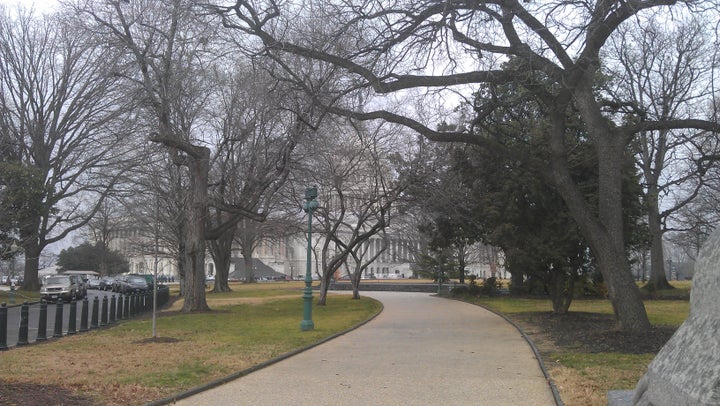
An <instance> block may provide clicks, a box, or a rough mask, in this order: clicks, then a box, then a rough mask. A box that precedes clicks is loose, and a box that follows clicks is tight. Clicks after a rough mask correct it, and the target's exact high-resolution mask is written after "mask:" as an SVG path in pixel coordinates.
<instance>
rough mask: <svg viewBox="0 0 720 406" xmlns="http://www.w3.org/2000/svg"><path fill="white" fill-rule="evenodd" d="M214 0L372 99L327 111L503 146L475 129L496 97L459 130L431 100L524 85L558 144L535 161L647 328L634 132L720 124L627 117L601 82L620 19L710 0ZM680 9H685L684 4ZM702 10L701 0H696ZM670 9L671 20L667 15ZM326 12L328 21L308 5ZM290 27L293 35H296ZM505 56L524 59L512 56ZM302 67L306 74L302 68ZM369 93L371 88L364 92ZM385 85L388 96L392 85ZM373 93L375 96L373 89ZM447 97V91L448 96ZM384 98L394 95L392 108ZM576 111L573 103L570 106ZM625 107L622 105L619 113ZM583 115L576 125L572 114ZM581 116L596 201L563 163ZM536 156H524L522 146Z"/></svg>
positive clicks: (242, 25) (274, 46)
mask: <svg viewBox="0 0 720 406" xmlns="http://www.w3.org/2000/svg"><path fill="white" fill-rule="evenodd" d="M231 3H232V4H231V5H229V6H228V5H227V4H228V2H226V1H223V2H218V5H217V6H216V7H214V8H213V9H214V10H215V11H216V12H217V13H218V15H220V16H222V17H223V24H224V25H225V26H226V27H228V28H231V29H235V30H240V31H243V32H246V33H248V34H251V35H254V36H256V37H257V38H258V39H259V41H260V42H262V47H263V49H264V51H265V52H267V53H268V54H271V55H274V56H275V57H276V58H278V59H279V60H282V59H283V58H286V57H288V56H289V55H300V56H303V57H305V58H310V59H312V60H315V61H317V63H318V64H327V65H331V66H334V67H336V68H337V69H340V70H342V71H343V72H344V73H345V74H346V75H347V77H346V79H345V80H344V81H343V82H342V84H344V85H345V87H344V89H342V90H340V91H338V96H343V95H348V96H352V97H353V100H356V99H357V98H358V93H363V96H364V97H365V98H364V100H367V103H364V104H365V107H366V108H365V109H351V108H348V107H347V106H349V105H350V103H349V102H347V103H336V104H333V105H328V106H327V108H328V109H329V111H333V112H335V113H338V114H343V115H346V116H350V117H354V118H356V119H363V120H372V119H382V120H386V121H391V122H395V123H399V124H403V125H405V126H407V127H409V128H412V129H414V130H416V131H418V132H419V133H421V134H423V135H424V136H425V137H427V138H429V139H432V140H436V141H458V142H467V143H471V144H475V145H477V146H479V147H481V148H485V149H487V150H489V151H492V152H493V153H496V154H507V151H506V149H505V148H504V147H503V145H502V144H499V143H497V142H495V140H493V139H492V138H491V137H483V136H480V135H478V134H482V132H478V131H476V130H477V129H478V128H481V127H482V125H483V118H484V117H485V116H486V113H490V112H492V111H494V110H496V109H498V108H502V107H503V106H500V105H498V104H497V103H496V100H494V99H493V97H492V92H490V93H489V95H488V97H487V98H486V99H483V100H470V101H469V102H470V103H471V105H472V107H473V108H474V109H475V110H476V113H477V116H476V118H475V119H474V121H473V122H472V123H471V125H469V126H466V127H464V128H462V129H461V131H453V132H450V131H445V132H442V131H437V130H435V128H437V125H436V124H437V118H436V117H435V116H434V114H433V109H432V108H431V107H430V106H429V103H430V102H433V101H437V100H438V99H439V98H440V97H441V96H446V97H454V98H455V100H456V99H457V97H458V96H462V95H463V94H465V95H467V94H468V92H469V91H471V90H472V88H473V87H475V86H477V85H484V86H488V87H490V88H492V87H494V86H499V85H502V84H505V83H510V82H512V83H515V84H517V85H519V86H521V87H522V88H523V89H524V90H525V91H526V92H527V97H528V98H529V99H532V100H533V101H535V102H536V103H537V104H538V105H539V106H540V108H541V111H542V115H543V117H542V121H539V122H538V125H537V129H538V130H539V131H537V133H536V136H537V137H538V138H539V139H540V140H541V141H542V142H543V143H544V144H545V145H546V147H547V151H548V154H549V156H548V157H547V159H546V160H544V162H535V163H532V164H533V165H535V166H536V167H537V168H538V174H539V175H540V176H544V177H546V178H547V179H548V180H549V181H551V182H552V184H553V185H554V187H555V188H556V189H557V190H558V191H559V193H560V194H561V196H562V197H563V200H564V201H565V203H566V205H567V206H568V209H569V211H570V213H571V214H572V216H573V217H574V218H575V220H576V221H577V223H578V225H579V227H580V229H581V232H582V233H583V236H584V237H585V239H586V240H587V242H588V244H589V245H590V246H591V248H592V251H593V254H594V256H595V258H596V259H597V261H598V265H599V267H600V269H601V271H602V273H603V276H604V278H605V281H606V283H607V285H608V288H609V294H610V298H611V301H612V304H613V308H614V311H615V315H616V317H617V320H618V325H619V327H620V328H621V329H624V330H637V329H646V328H648V327H649V326H650V323H649V320H648V317H647V314H646V312H645V308H644V306H643V303H642V300H641V298H640V294H639V290H638V288H637V286H636V285H635V283H634V279H633V277H632V274H631V272H630V265H629V261H628V259H627V254H626V251H625V240H624V236H623V228H624V225H623V215H622V214H623V207H622V200H621V196H622V166H623V163H624V161H625V160H624V159H623V157H624V155H625V154H626V153H627V151H628V145H629V143H630V142H631V141H632V140H633V139H634V137H635V136H636V135H637V134H639V133H641V132H642V131H657V130H663V129H668V130H669V129H679V128H697V129H706V130H711V131H718V130H720V126H718V125H717V123H713V122H710V121H706V120H700V119H696V118H695V117H692V116H682V117H672V118H668V119H664V118H660V119H657V120H654V119H650V120H644V121H642V120H624V121H623V118H627V117H622V116H623V115H624V114H622V115H621V114H620V112H619V111H618V110H617V109H616V108H613V107H614V106H617V105H623V104H624V101H623V100H611V103H606V101H607V99H608V96H609V95H607V94H605V93H603V92H602V91H599V88H598V84H599V83H600V81H599V80H598V79H599V74H600V71H601V68H602V60H601V57H600V55H601V51H602V50H603V48H604V47H605V46H606V44H607V43H608V40H609V39H610V38H611V37H612V36H613V35H614V34H615V33H616V32H617V30H618V29H619V28H620V27H621V26H623V25H626V24H633V23H635V21H636V20H634V17H636V16H638V15H640V14H642V13H645V12H652V11H654V10H658V11H665V10H667V8H668V7H672V8H673V9H677V10H678V11H680V9H681V8H684V9H685V10H689V11H694V10H693V7H700V6H701V5H702V6H708V5H709V4H711V3H714V2H695V1H670V0H633V1H611V0H597V1H549V2H537V1H530V2H520V1H518V0H498V1H453V0H450V1H443V2H438V1H431V0H424V1H415V2H386V1H367V2H364V3H363V5H362V6H356V5H355V4H354V3H352V2H330V1H318V2H310V3H305V4H304V5H298V4H295V3H284V2H275V1H272V0H267V1H245V0H238V1H234V2H231ZM685 10H683V11H685ZM698 11H700V10H698ZM666 14H667V19H671V18H672V15H671V14H670V13H666ZM303 15H305V16H308V17H311V18H312V19H315V20H322V21H324V23H325V24H324V26H323V27H324V28H323V29H322V30H318V29H317V28H316V27H315V26H314V25H307V24H304V23H303V22H302V20H303V19H302V16H303ZM288 33H292V36H288ZM509 58H513V59H514V60H515V61H516V63H515V64H513V65H511V66H504V64H505V63H506V62H507V61H508V59H509ZM297 78H298V79H303V78H301V77H297ZM365 92H370V93H369V96H368V95H367V94H365ZM410 94H412V96H413V99H411V100H414V101H418V102H420V101H422V103H418V104H422V105H423V106H424V109H421V110H418V111H411V110H410V109H409V107H411V106H412V105H410V104H409V103H405V104H402V105H401V106H399V107H400V108H390V107H389V106H390V104H389V103H387V99H388V97H387V96H393V97H399V96H408V95H410ZM384 96H385V97H384ZM368 97H371V98H368ZM441 100H442V99H441ZM386 106H388V107H387V108H386ZM569 112H573V114H569ZM623 113H625V112H623ZM575 116H577V117H579V119H580V122H579V123H574V122H570V121H569V120H568V117H575ZM576 126H581V127H582V129H583V131H582V132H581V134H583V135H584V136H586V137H587V138H588V139H589V141H590V142H591V144H592V146H593V148H594V151H595V154H596V157H597V162H598V176H599V182H598V192H597V194H596V196H598V199H597V201H588V200H586V199H585V197H584V194H583V193H582V192H581V190H580V188H579V187H578V185H577V184H576V183H575V182H574V180H573V178H572V176H571V173H570V171H569V167H568V163H567V161H568V151H567V148H568V146H567V145H566V142H565V141H566V137H567V136H568V135H572V133H573V131H574V129H575V127H576ZM516 159H518V160H523V159H525V160H531V159H530V158H529V157H516Z"/></svg>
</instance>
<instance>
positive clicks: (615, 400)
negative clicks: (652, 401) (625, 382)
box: [607, 390, 635, 406]
mask: <svg viewBox="0 0 720 406" xmlns="http://www.w3.org/2000/svg"><path fill="white" fill-rule="evenodd" d="M634 393H635V391H631V390H611V391H609V392H608V394H607V396H608V406H630V405H632V404H633V403H632V401H633V394H634Z"/></svg>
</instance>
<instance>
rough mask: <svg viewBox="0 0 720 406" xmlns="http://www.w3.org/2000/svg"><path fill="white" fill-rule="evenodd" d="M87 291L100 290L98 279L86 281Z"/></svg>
mask: <svg viewBox="0 0 720 406" xmlns="http://www.w3.org/2000/svg"><path fill="white" fill-rule="evenodd" d="M87 288H88V289H98V290H99V289H100V278H90V279H88V280H87Z"/></svg>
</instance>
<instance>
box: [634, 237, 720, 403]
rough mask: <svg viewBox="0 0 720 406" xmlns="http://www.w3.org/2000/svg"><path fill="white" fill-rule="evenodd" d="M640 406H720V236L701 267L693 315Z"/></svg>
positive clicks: (651, 370) (644, 385)
mask: <svg viewBox="0 0 720 406" xmlns="http://www.w3.org/2000/svg"><path fill="white" fill-rule="evenodd" d="M633 403H634V404H636V405H643V406H644V405H654V406H664V405H668V406H670V405H672V406H682V405H693V406H698V405H708V406H709V405H720V230H717V231H716V232H715V233H713V234H712V235H711V236H710V238H708V240H707V242H706V243H705V244H704V245H703V248H702V249H701V250H700V254H699V255H698V259H697V262H696V264H695V276H694V278H693V288H692V292H691V295H690V315H689V316H688V318H687V320H686V321H685V322H684V323H683V324H682V326H680V328H679V329H678V331H677V332H676V333H675V334H674V335H673V336H672V337H671V338H670V340H669V341H668V342H667V344H666V345H665V346H664V347H663V348H662V349H661V350H660V352H659V353H658V354H657V356H656V357H655V359H654V360H653V361H652V362H651V363H650V365H649V366H648V370H647V373H646V374H645V376H643V377H642V379H640V381H639V382H638V384H637V387H636V388H635V395H634V398H633Z"/></svg>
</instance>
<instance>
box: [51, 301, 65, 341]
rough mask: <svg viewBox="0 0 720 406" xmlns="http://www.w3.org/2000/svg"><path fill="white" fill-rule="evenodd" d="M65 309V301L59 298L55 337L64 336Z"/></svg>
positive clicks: (56, 308)
mask: <svg viewBox="0 0 720 406" xmlns="http://www.w3.org/2000/svg"><path fill="white" fill-rule="evenodd" d="M64 309H65V304H64V303H63V301H62V299H58V301H57V304H56V305H55V332H54V333H53V337H62V336H63V332H62V327H63V326H62V323H63V310H64Z"/></svg>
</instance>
